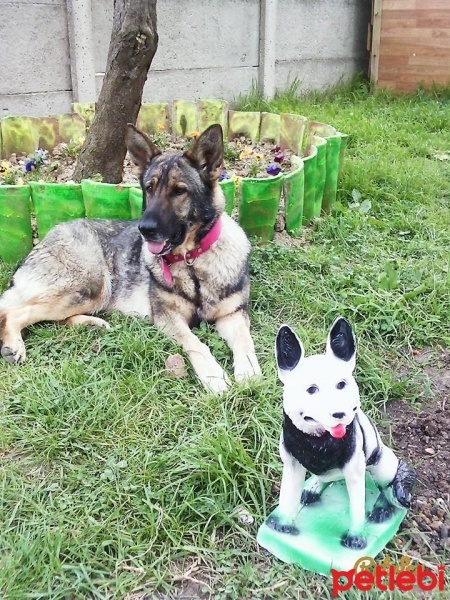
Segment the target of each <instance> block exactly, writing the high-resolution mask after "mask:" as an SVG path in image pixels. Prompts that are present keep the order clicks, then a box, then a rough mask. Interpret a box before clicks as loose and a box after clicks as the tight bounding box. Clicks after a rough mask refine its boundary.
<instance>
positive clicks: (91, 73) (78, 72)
mask: <svg viewBox="0 0 450 600" xmlns="http://www.w3.org/2000/svg"><path fill="white" fill-rule="evenodd" d="M67 11H68V25H69V44H70V67H71V72H72V86H73V99H74V102H95V101H96V99H97V93H96V88H95V63H94V43H93V32H92V7H91V0H67Z"/></svg>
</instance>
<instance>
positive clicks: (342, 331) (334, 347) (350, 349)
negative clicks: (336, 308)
mask: <svg viewBox="0 0 450 600" xmlns="http://www.w3.org/2000/svg"><path fill="white" fill-rule="evenodd" d="M327 354H330V355H333V356H334V357H335V358H338V359H339V360H343V361H345V362H346V363H348V364H349V366H350V367H351V369H352V371H353V369H354V368H355V364H356V340H355V336H354V335H353V331H352V328H351V326H350V323H349V322H348V321H347V319H344V317H338V318H337V319H336V320H335V322H334V323H333V325H332V326H331V329H330V332H329V334H328V339H327Z"/></svg>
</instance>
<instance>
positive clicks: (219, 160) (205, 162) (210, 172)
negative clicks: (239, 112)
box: [184, 124, 223, 180]
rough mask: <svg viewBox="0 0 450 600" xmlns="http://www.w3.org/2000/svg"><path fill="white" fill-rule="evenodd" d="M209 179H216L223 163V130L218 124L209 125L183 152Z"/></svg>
mask: <svg viewBox="0 0 450 600" xmlns="http://www.w3.org/2000/svg"><path fill="white" fill-rule="evenodd" d="M184 155H185V156H186V158H188V159H189V160H190V161H193V162H194V163H195V164H196V165H197V166H198V167H199V168H200V169H201V171H202V172H203V173H204V174H205V175H206V176H207V177H208V178H209V179H211V180H214V179H218V178H219V176H220V173H221V170H222V164H223V131H222V127H221V126H220V125H219V124H215V125H211V126H210V127H208V129H206V130H205V131H204V132H203V133H202V135H201V136H200V137H199V138H197V140H196V142H195V144H194V146H193V147H192V148H191V149H190V150H188V151H187V152H185V153H184Z"/></svg>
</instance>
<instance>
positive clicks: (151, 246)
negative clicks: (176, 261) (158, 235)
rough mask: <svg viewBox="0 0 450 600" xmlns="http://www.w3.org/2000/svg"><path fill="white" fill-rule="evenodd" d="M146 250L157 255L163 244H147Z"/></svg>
mask: <svg viewBox="0 0 450 600" xmlns="http://www.w3.org/2000/svg"><path fill="white" fill-rule="evenodd" d="M147 248H148V250H149V252H151V253H152V254H159V253H160V252H161V250H162V249H163V248H164V242H147Z"/></svg>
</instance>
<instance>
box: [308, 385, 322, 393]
mask: <svg viewBox="0 0 450 600" xmlns="http://www.w3.org/2000/svg"><path fill="white" fill-rule="evenodd" d="M306 391H307V392H308V394H315V393H316V392H318V391H319V388H318V387H317V385H310V386H309V388H308V389H307V390H306Z"/></svg>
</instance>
